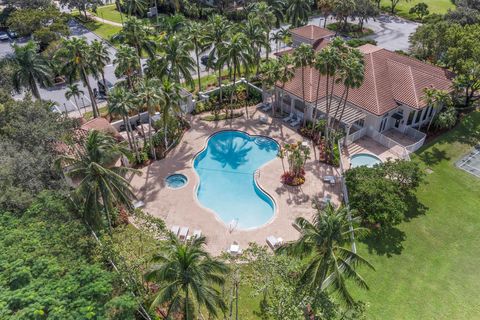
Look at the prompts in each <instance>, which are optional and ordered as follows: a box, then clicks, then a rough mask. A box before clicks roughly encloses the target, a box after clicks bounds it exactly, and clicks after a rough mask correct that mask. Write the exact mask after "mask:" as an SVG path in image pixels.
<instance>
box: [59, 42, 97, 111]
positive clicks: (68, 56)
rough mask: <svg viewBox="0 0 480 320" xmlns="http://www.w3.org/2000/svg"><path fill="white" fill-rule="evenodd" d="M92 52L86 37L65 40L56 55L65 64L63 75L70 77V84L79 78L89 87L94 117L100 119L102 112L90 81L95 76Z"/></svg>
mask: <svg viewBox="0 0 480 320" xmlns="http://www.w3.org/2000/svg"><path fill="white" fill-rule="evenodd" d="M90 52H91V50H90V46H89V45H88V43H87V40H86V38H85V37H81V38H78V37H72V38H70V39H64V40H63V45H62V47H61V49H60V50H59V51H58V52H57V54H56V55H57V57H58V58H59V59H60V61H62V63H63V68H62V73H63V74H65V75H66V76H67V77H68V79H69V82H70V83H73V82H74V81H75V80H76V79H77V78H78V77H79V78H80V80H81V81H82V82H83V84H84V85H85V86H86V87H87V91H88V95H89V97H90V101H91V103H92V111H93V116H94V117H95V118H98V117H99V116H100V112H99V111H98V106H97V101H96V99H95V95H94V94H93V90H92V86H91V85H90V80H89V75H91V74H94V69H93V68H92V67H93V65H92V63H91V54H90Z"/></svg>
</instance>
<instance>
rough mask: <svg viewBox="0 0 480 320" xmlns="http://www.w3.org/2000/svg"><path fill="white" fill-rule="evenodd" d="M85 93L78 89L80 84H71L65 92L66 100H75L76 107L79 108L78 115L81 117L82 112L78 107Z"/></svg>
mask: <svg viewBox="0 0 480 320" xmlns="http://www.w3.org/2000/svg"><path fill="white" fill-rule="evenodd" d="M83 94H84V92H83V90H80V89H79V88H78V83H71V84H69V85H68V86H67V90H66V91H65V98H66V99H67V100H70V99H71V98H72V97H73V100H74V101H75V107H77V110H78V113H79V114H80V116H81V115H82V112H81V111H80V107H79V106H78V100H77V99H78V97H80V96H81V95H83Z"/></svg>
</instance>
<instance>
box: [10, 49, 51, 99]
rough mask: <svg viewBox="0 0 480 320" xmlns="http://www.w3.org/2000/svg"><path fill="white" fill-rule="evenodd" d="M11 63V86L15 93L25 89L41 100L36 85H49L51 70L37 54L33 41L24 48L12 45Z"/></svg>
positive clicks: (46, 62)
mask: <svg viewBox="0 0 480 320" xmlns="http://www.w3.org/2000/svg"><path fill="white" fill-rule="evenodd" d="M13 50H14V53H13V56H12V63H13V65H14V73H13V85H14V87H15V89H16V90H17V91H20V90H21V88H27V89H28V90H30V91H31V92H32V95H33V96H34V97H35V98H37V99H41V97H40V92H39V90H38V85H37V83H39V84H40V86H42V87H46V86H49V85H51V83H52V69H51V66H50V64H49V63H48V61H47V60H46V59H45V58H43V57H42V55H41V54H39V53H38V47H37V45H36V44H35V43H34V42H33V41H29V42H28V43H27V44H26V45H25V46H19V45H17V44H14V45H13Z"/></svg>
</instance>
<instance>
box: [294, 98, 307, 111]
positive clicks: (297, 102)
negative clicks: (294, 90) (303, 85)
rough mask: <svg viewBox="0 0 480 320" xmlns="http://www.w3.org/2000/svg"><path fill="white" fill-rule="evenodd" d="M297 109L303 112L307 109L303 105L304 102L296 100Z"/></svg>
mask: <svg viewBox="0 0 480 320" xmlns="http://www.w3.org/2000/svg"><path fill="white" fill-rule="evenodd" d="M295 109H296V110H298V111H301V112H303V110H304V109H305V105H304V104H303V101H300V100H296V101H295Z"/></svg>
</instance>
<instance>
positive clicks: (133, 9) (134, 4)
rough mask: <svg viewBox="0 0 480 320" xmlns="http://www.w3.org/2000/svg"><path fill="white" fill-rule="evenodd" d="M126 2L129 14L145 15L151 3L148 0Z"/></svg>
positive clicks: (127, 0)
mask: <svg viewBox="0 0 480 320" xmlns="http://www.w3.org/2000/svg"><path fill="white" fill-rule="evenodd" d="M124 3H125V5H126V7H127V12H128V15H129V16H131V15H132V14H138V15H143V14H144V13H145V10H146V9H147V7H148V4H149V3H148V2H147V0H126V1H125V2H124Z"/></svg>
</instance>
